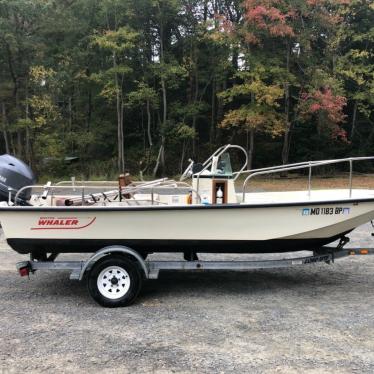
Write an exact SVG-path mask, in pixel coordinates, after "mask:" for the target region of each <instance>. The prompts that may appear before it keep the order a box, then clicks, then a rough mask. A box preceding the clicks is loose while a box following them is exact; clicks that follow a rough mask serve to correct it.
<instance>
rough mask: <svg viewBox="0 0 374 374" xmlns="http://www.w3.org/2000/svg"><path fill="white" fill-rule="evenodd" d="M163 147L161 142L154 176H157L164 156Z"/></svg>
mask: <svg viewBox="0 0 374 374" xmlns="http://www.w3.org/2000/svg"><path fill="white" fill-rule="evenodd" d="M163 147H164V146H163V145H162V144H161V146H160V149H159V151H158V156H157V161H156V165H155V168H154V169H153V177H155V176H156V174H157V171H158V168H159V167H160V163H161V158H162V153H163V152H164V150H163Z"/></svg>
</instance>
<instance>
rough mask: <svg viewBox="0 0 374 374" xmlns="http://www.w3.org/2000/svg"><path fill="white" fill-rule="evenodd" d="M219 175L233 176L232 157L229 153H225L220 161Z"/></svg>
mask: <svg viewBox="0 0 374 374" xmlns="http://www.w3.org/2000/svg"><path fill="white" fill-rule="evenodd" d="M217 174H219V175H225V176H231V175H232V168H231V161H230V155H229V154H228V153H224V154H223V155H222V156H221V157H220V158H219V161H218V164H217Z"/></svg>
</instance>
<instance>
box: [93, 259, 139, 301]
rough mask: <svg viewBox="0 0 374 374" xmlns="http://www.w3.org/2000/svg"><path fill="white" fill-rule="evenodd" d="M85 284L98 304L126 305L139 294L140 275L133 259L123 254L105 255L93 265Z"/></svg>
mask: <svg viewBox="0 0 374 374" xmlns="http://www.w3.org/2000/svg"><path fill="white" fill-rule="evenodd" d="M87 285H88V291H89V293H90V295H91V297H92V298H93V299H94V300H95V301H96V302H97V303H99V304H100V305H102V306H105V307H109V308H115V307H120V306H128V305H130V304H132V303H133V302H134V300H135V299H136V297H137V296H138V294H139V291H140V289H141V286H142V276H141V274H140V271H139V268H138V266H137V264H136V263H134V262H133V261H131V260H129V259H127V258H125V257H123V256H107V257H104V258H103V259H102V260H100V261H98V262H97V263H96V264H95V265H94V266H93V268H92V269H91V271H90V273H89V276H88V281H87Z"/></svg>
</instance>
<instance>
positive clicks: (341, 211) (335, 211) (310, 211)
mask: <svg viewBox="0 0 374 374" xmlns="http://www.w3.org/2000/svg"><path fill="white" fill-rule="evenodd" d="M350 213H351V208H342V207H323V208H302V209H301V214H302V215H303V216H328V215H348V214H350Z"/></svg>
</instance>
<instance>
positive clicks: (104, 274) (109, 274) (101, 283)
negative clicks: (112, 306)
mask: <svg viewBox="0 0 374 374" xmlns="http://www.w3.org/2000/svg"><path fill="white" fill-rule="evenodd" d="M130 283H131V281H130V277H129V274H128V273H127V271H126V270H125V269H124V268H122V267H120V266H109V267H107V268H105V269H103V270H102V271H101V273H100V274H99V276H98V277H97V288H98V290H99V292H100V293H101V294H102V295H103V296H104V297H107V298H108V299H111V300H113V299H119V298H121V297H123V296H125V295H126V293H127V292H128V291H129V289H130Z"/></svg>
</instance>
